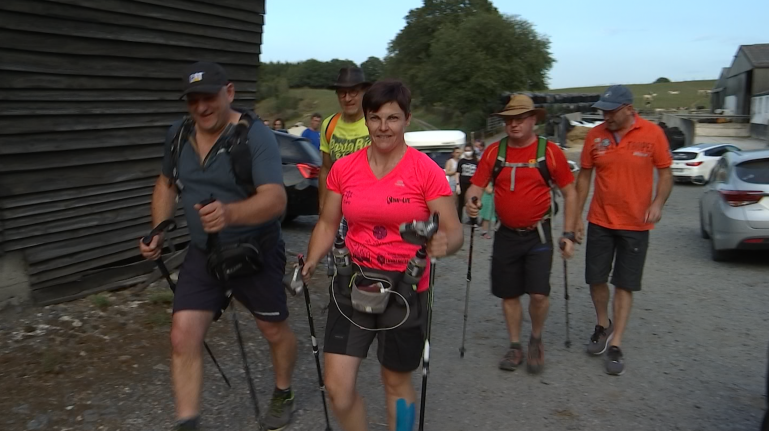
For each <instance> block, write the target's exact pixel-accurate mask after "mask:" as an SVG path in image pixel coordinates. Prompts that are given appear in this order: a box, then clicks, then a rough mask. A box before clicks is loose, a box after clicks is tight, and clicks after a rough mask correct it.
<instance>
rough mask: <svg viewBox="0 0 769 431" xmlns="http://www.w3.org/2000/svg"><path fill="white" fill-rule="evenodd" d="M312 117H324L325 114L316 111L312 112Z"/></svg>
mask: <svg viewBox="0 0 769 431" xmlns="http://www.w3.org/2000/svg"><path fill="white" fill-rule="evenodd" d="M310 118H323V116H322V115H320V112H316V113H314V114H312V117H310Z"/></svg>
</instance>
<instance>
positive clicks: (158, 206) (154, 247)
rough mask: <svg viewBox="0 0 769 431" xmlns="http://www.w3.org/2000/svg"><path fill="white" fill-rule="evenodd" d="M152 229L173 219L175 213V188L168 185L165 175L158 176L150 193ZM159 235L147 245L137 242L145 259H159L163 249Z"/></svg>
mask: <svg viewBox="0 0 769 431" xmlns="http://www.w3.org/2000/svg"><path fill="white" fill-rule="evenodd" d="M151 212H152V227H155V226H157V225H158V224H160V222H162V221H164V220H168V219H170V218H173V216H174V213H175V212H176V187H174V186H173V185H171V184H169V181H168V177H166V176H165V175H160V176H158V179H157V181H155V189H154V190H153V191H152V205H151ZM162 235H163V234H160V235H158V236H156V237H154V238H152V241H151V242H150V243H149V244H144V243H143V242H142V241H141V240H139V250H140V251H141V253H142V256H144V257H145V258H147V259H153V260H154V259H157V258H159V257H160V252H161V249H162V248H163V246H162V244H163V242H162V239H163V237H162Z"/></svg>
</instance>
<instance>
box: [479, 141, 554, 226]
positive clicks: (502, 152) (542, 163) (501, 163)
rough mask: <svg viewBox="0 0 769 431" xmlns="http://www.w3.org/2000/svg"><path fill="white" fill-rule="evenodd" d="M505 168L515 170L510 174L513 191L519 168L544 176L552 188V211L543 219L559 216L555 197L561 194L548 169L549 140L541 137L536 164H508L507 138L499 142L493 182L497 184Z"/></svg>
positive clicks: (492, 175) (492, 174)
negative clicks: (516, 170)
mask: <svg viewBox="0 0 769 431" xmlns="http://www.w3.org/2000/svg"><path fill="white" fill-rule="evenodd" d="M504 168H513V172H511V173H510V187H511V190H512V188H513V187H515V169H517V168H536V169H537V170H538V171H539V174H540V175H542V179H543V180H545V184H547V185H548V187H550V191H551V193H550V209H549V210H548V211H547V213H545V215H544V216H543V218H549V217H551V216H554V215H556V214H558V202H557V201H556V200H555V196H556V195H557V194H558V193H559V192H558V189H557V187H556V185H555V183H554V182H553V176H552V175H551V174H550V168H548V167H547V138H545V137H544V136H540V137H539V139H538V140H537V158H536V162H535V163H507V136H505V137H504V138H502V140H501V141H499V147H498V148H497V160H495V161H494V168H493V169H492V171H491V177H492V181H493V182H496V181H497V177H498V176H499V174H500V173H501V172H502V169H504Z"/></svg>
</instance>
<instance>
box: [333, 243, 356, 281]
mask: <svg viewBox="0 0 769 431" xmlns="http://www.w3.org/2000/svg"><path fill="white" fill-rule="evenodd" d="M333 255H334V266H336V272H337V274H338V275H341V276H344V277H349V276H351V275H352V261H351V259H350V250H349V249H348V248H347V245H346V244H345V242H344V239H343V238H342V236H341V235H337V237H336V241H334V251H333Z"/></svg>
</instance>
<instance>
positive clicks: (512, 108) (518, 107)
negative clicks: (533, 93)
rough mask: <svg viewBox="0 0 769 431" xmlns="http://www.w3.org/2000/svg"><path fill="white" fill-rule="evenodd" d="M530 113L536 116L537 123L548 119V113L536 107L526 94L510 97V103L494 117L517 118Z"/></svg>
mask: <svg viewBox="0 0 769 431" xmlns="http://www.w3.org/2000/svg"><path fill="white" fill-rule="evenodd" d="M529 112H533V113H534V115H536V117H537V121H542V120H544V119H545V118H546V117H547V111H545V110H544V109H542V108H535V107H534V101H533V100H531V97H529V96H526V95H525V94H515V95H513V96H512V97H510V101H508V102H507V105H505V108H504V109H503V110H502V111H500V112H497V113H494V114H493V115H494V116H497V117H502V118H505V117H517V116H519V115H523V114H526V113H529Z"/></svg>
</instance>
